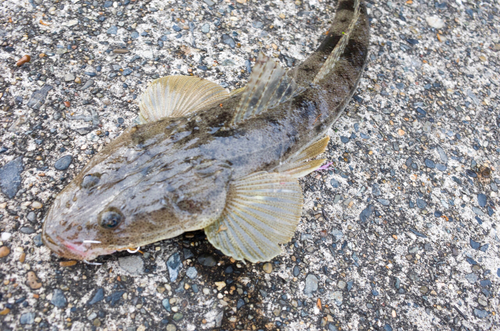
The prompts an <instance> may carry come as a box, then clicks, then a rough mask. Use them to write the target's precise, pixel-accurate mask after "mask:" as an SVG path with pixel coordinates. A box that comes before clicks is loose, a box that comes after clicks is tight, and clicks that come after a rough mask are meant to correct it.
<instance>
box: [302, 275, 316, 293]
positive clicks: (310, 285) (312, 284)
mask: <svg viewBox="0 0 500 331" xmlns="http://www.w3.org/2000/svg"><path fill="white" fill-rule="evenodd" d="M317 290H318V278H317V277H316V276H315V275H313V274H309V275H307V277H306V286H305V287H304V294H305V295H307V296H311V295H312V294H313V293H314V292H316V291H317Z"/></svg>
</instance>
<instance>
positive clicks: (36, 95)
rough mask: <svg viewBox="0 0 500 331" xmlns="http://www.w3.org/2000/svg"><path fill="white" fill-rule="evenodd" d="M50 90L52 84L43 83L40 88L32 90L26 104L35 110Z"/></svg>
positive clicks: (42, 102)
mask: <svg viewBox="0 0 500 331" xmlns="http://www.w3.org/2000/svg"><path fill="white" fill-rule="evenodd" d="M50 90H52V86H50V85H47V84H45V85H44V86H43V87H42V88H41V89H39V90H36V91H35V92H33V94H32V95H31V98H30V99H29V100H28V105H27V106H28V107H30V108H32V109H35V110H38V109H40V107H41V106H42V105H43V104H44V102H45V98H46V97H47V94H48V93H49V91H50Z"/></svg>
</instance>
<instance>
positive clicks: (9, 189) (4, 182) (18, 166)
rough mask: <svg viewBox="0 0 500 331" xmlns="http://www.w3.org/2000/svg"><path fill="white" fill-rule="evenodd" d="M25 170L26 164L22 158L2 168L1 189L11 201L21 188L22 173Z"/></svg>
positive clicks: (0, 176)
mask: <svg viewBox="0 0 500 331" xmlns="http://www.w3.org/2000/svg"><path fill="white" fill-rule="evenodd" d="M23 170H24V164H23V158H22V157H21V156H20V157H18V158H17V159H14V160H12V161H10V162H9V163H7V164H6V165H4V166H3V167H2V168H0V189H1V190H2V192H3V194H5V195H6V196H7V197H8V198H9V199H12V198H14V197H15V196H16V193H17V191H18V190H19V187H20V186H21V173H22V172H23Z"/></svg>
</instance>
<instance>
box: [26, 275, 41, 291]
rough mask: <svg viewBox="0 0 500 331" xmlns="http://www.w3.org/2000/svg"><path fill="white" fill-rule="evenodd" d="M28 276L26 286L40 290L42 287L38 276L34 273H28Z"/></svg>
mask: <svg viewBox="0 0 500 331" xmlns="http://www.w3.org/2000/svg"><path fill="white" fill-rule="evenodd" d="M26 276H27V277H26V278H27V280H26V284H27V285H28V286H29V287H30V288H31V289H32V290H38V289H39V288H40V287H42V283H41V282H40V279H38V277H37V275H36V274H35V273H34V272H33V271H28V274H27V275H26Z"/></svg>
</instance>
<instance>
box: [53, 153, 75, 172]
mask: <svg viewBox="0 0 500 331" xmlns="http://www.w3.org/2000/svg"><path fill="white" fill-rule="evenodd" d="M71 162H73V156H71V155H65V156H63V157H61V158H60V159H59V160H57V161H56V163H54V168H56V169H57V170H66V169H68V167H69V165H70V164H71Z"/></svg>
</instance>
